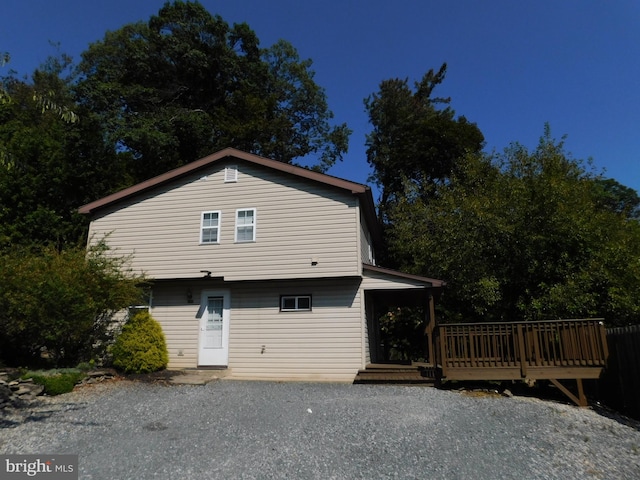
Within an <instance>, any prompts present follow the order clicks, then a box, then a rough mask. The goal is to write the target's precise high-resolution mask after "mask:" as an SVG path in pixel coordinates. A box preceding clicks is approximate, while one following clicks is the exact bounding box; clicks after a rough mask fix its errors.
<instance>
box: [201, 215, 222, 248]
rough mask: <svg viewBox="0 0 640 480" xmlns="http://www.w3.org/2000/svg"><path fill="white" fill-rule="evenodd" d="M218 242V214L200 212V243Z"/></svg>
mask: <svg viewBox="0 0 640 480" xmlns="http://www.w3.org/2000/svg"><path fill="white" fill-rule="evenodd" d="M219 242H220V212H219V211H218V212H202V223H201V225H200V243H219Z"/></svg>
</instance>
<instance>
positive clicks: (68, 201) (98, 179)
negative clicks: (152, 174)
mask: <svg viewBox="0 0 640 480" xmlns="http://www.w3.org/2000/svg"><path fill="white" fill-rule="evenodd" d="M68 66H69V64H68V59H65V58H64V57H63V58H52V59H49V60H48V61H47V62H46V63H45V64H44V65H43V66H42V67H40V68H39V69H37V70H36V71H35V72H34V73H33V75H32V76H31V79H30V81H27V80H22V79H16V78H15V77H13V76H8V77H5V78H4V79H3V85H4V86H5V91H6V92H7V94H8V95H9V96H10V98H11V100H10V101H8V102H5V103H3V104H0V152H1V153H2V155H0V249H10V248H14V247H16V246H18V245H22V246H34V245H35V246H42V245H53V246H55V247H56V248H59V249H61V248H63V247H65V246H69V245H78V244H80V243H84V242H85V241H86V239H85V238H84V237H85V235H86V219H85V218H82V217H83V216H81V215H78V214H77V208H78V206H79V205H82V204H84V203H87V202H89V201H91V200H94V199H95V198H99V197H100V196H103V195H106V194H108V193H111V192H112V191H113V190H115V189H118V188H119V187H122V186H125V185H127V184H129V183H130V179H127V178H126V176H125V173H124V170H123V168H122V164H121V162H120V160H119V157H118V156H117V155H116V152H115V150H113V149H110V148H108V147H107V146H105V144H104V141H103V136H102V132H101V129H100V125H99V124H98V123H97V122H96V119H95V117H94V116H93V115H92V114H91V112H89V111H87V110H84V111H83V112H82V121H80V122H68V121H65V119H64V118H62V117H61V115H60V112H61V110H59V109H62V110H66V111H74V112H75V111H76V109H78V108H80V107H78V106H77V105H75V104H74V103H73V99H72V96H71V91H70V79H69V78H68V77H65V75H64V74H63V71H64V70H65V69H66V68H67V67H68ZM39 92H46V96H47V97H48V98H50V99H51V101H52V102H54V103H55V105H57V106H58V107H59V108H58V107H57V108H53V109H46V108H45V109H44V111H43V106H42V105H41V104H39V103H38V102H34V101H33V99H34V96H36V97H37V96H38V95H39Z"/></svg>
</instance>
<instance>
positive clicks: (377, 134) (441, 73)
mask: <svg viewBox="0 0 640 480" xmlns="http://www.w3.org/2000/svg"><path fill="white" fill-rule="evenodd" d="M446 69H447V65H446V64H443V65H442V66H441V67H440V69H439V70H438V71H437V72H435V71H434V70H433V69H431V70H429V71H428V72H427V73H426V74H425V75H424V76H423V77H422V79H421V80H420V81H419V82H416V83H415V89H414V90H412V89H411V88H410V87H409V84H408V80H407V79H404V80H400V79H391V80H385V81H383V82H382V83H381V84H380V89H379V91H378V92H377V93H374V94H373V95H371V96H370V97H368V98H367V99H365V107H366V109H367V111H368V113H369V120H370V122H371V124H372V126H373V130H372V132H371V133H370V134H368V135H367V141H366V145H367V160H368V162H369V164H370V165H371V166H372V167H373V175H372V180H373V181H375V182H376V184H377V185H378V187H379V188H380V191H381V195H380V202H379V211H380V214H381V217H382V219H385V215H386V212H387V211H388V209H389V208H390V207H391V206H392V205H393V204H394V203H395V202H398V201H401V200H402V199H403V198H404V197H405V196H406V195H407V194H409V192H413V194H415V193H416V192H419V194H420V195H421V196H422V197H424V198H428V197H429V196H431V195H432V193H433V191H434V188H435V186H436V185H437V184H439V183H442V182H444V181H445V180H447V179H448V178H449V176H450V175H451V173H452V171H453V168H454V166H455V164H456V161H457V160H459V159H460V158H462V157H463V156H464V155H465V153H467V152H479V151H480V150H481V149H482V146H483V143H484V137H483V135H482V133H481V132H480V130H479V129H478V127H477V126H476V125H475V124H474V123H470V122H468V121H467V119H466V118H465V117H463V116H459V117H457V118H456V116H455V112H454V111H453V109H451V108H450V107H449V103H450V99H449V98H438V97H433V96H432V94H433V91H434V89H435V88H436V87H437V86H438V85H440V84H441V83H442V82H443V80H444V78H445V74H446Z"/></svg>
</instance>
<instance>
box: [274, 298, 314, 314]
mask: <svg viewBox="0 0 640 480" xmlns="http://www.w3.org/2000/svg"><path fill="white" fill-rule="evenodd" d="M301 298H306V299H308V300H309V308H300V299H301ZM291 299H294V302H295V305H294V307H293V308H285V306H284V302H285V300H291ZM312 309H313V299H312V296H311V295H280V311H281V312H310V311H311V310H312Z"/></svg>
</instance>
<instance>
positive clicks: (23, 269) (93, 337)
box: [0, 243, 144, 367]
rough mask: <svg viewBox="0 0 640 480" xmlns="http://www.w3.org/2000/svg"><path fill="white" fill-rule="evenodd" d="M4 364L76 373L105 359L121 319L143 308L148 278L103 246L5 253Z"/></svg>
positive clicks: (0, 327)
mask: <svg viewBox="0 0 640 480" xmlns="http://www.w3.org/2000/svg"><path fill="white" fill-rule="evenodd" d="M0 277H1V278H2V286H1V288H0V359H2V360H3V361H4V363H5V364H7V365H12V366H29V367H38V366H42V365H43V364H45V365H47V366H56V367H65V366H74V365H76V364H78V362H81V361H89V360H91V359H94V358H96V357H100V356H101V355H102V354H103V353H104V349H105V348H106V346H107V345H108V344H109V342H110V340H111V336H112V334H113V331H114V330H113V328H112V325H113V320H112V318H113V314H114V313H115V312H117V311H119V310H121V309H123V308H126V307H128V306H129V305H135V304H139V303H140V299H141V296H142V290H141V288H140V286H141V285H142V283H143V281H144V279H143V278H142V277H140V276H137V275H134V274H132V272H131V271H130V269H129V268H128V259H126V258H119V257H114V256H111V255H107V247H106V245H105V244H104V243H99V244H98V245H97V246H95V247H93V248H91V249H90V250H89V253H88V254H87V251H86V250H85V249H84V248H75V249H66V250H65V251H63V252H58V251H57V250H55V249H53V248H46V249H43V250H41V251H40V252H34V251H32V250H23V249H13V250H11V251H8V252H5V253H3V254H0Z"/></svg>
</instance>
